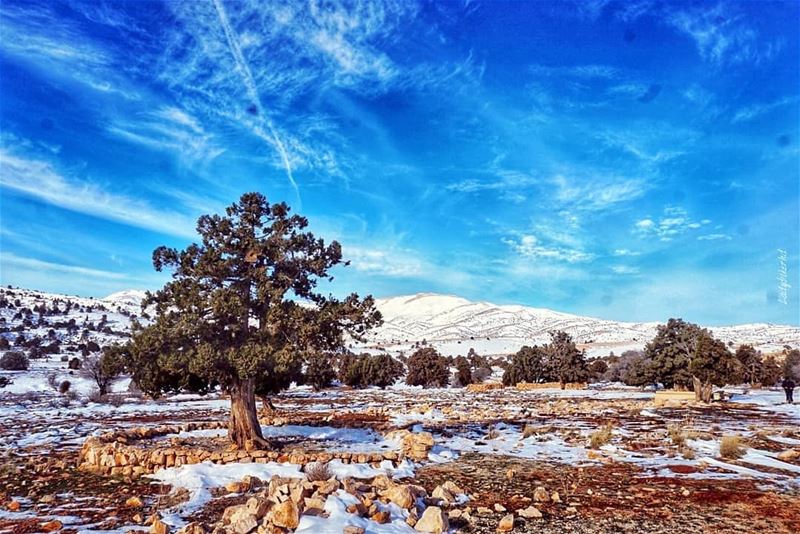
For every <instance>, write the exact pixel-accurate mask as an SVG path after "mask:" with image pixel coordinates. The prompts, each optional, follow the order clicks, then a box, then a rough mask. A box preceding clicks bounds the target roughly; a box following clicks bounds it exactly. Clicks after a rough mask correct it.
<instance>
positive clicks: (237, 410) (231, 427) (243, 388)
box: [228, 380, 269, 449]
mask: <svg viewBox="0 0 800 534" xmlns="http://www.w3.org/2000/svg"><path fill="white" fill-rule="evenodd" d="M230 394H231V420H230V422H229V423H228V438H229V439H230V440H231V442H233V443H235V444H236V445H237V446H238V447H239V448H241V449H245V448H247V447H254V446H255V447H269V443H268V442H267V441H266V440H265V439H264V436H263V435H262V434H261V424H260V423H259V422H258V415H257V413H256V396H255V393H254V392H253V381H252V380H242V381H240V382H237V383H236V384H234V385H233V387H231V390H230ZM248 442H249V443H248Z"/></svg>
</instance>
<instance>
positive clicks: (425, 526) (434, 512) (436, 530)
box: [414, 506, 450, 534]
mask: <svg viewBox="0 0 800 534" xmlns="http://www.w3.org/2000/svg"><path fill="white" fill-rule="evenodd" d="M449 528H450V523H449V522H448V521H447V516H446V515H445V514H444V512H442V509H441V508H439V507H438V506H429V507H427V508H425V511H424V512H423V513H422V517H420V518H419V521H417V522H416V524H415V525H414V530H417V531H419V532H429V533H431V534H441V533H442V532H447V530H448V529H449Z"/></svg>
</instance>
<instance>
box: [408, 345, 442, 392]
mask: <svg viewBox="0 0 800 534" xmlns="http://www.w3.org/2000/svg"><path fill="white" fill-rule="evenodd" d="M449 381H450V370H449V368H448V366H447V360H446V359H445V358H444V357H442V356H441V355H440V354H439V353H438V352H437V351H436V349H434V348H433V347H423V348H421V349H418V350H417V351H416V352H415V353H414V354H412V355H411V356H410V357H409V358H408V374H407V375H406V384H408V385H409V386H422V387H425V388H428V387H445V386H447V384H448V382H449Z"/></svg>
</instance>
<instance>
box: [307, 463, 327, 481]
mask: <svg viewBox="0 0 800 534" xmlns="http://www.w3.org/2000/svg"><path fill="white" fill-rule="evenodd" d="M304 471H305V473H306V478H308V480H309V481H310V482H316V481H322V480H330V479H331V478H332V477H333V471H331V468H330V467H329V466H328V463H327V462H311V463H309V464H306V467H305V470H304Z"/></svg>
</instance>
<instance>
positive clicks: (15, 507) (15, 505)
mask: <svg viewBox="0 0 800 534" xmlns="http://www.w3.org/2000/svg"><path fill="white" fill-rule="evenodd" d="M6 508H8V509H9V511H11V512H19V509H20V504H19V501H11V502H10V503H8V504H7V505H6Z"/></svg>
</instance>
